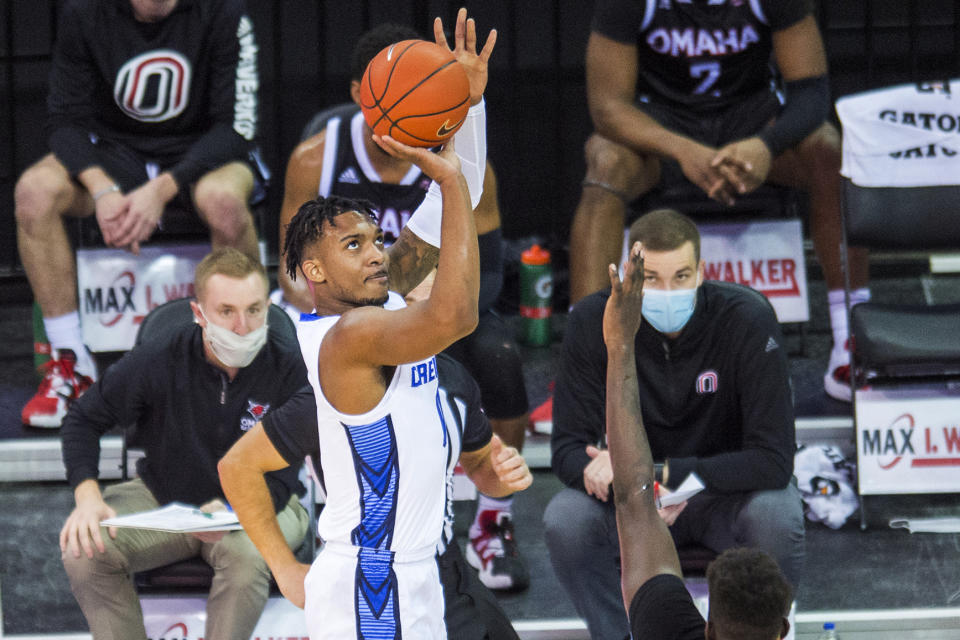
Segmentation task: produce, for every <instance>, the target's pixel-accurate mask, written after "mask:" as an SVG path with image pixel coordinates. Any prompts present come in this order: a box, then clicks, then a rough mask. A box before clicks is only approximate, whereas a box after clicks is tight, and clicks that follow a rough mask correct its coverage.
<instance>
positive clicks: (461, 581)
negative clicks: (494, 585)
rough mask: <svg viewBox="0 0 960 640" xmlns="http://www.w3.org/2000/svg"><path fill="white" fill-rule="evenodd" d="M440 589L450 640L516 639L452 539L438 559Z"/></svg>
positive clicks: (495, 603)
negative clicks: (441, 588) (441, 587)
mask: <svg viewBox="0 0 960 640" xmlns="http://www.w3.org/2000/svg"><path fill="white" fill-rule="evenodd" d="M437 566H438V567H439V569H440V584H441V585H442V586H443V603H444V608H445V612H444V616H443V617H444V622H445V623H446V625H447V637H448V638H451V640H453V639H454V638H455V639H456V640H519V636H518V635H517V632H516V631H514V630H513V626H512V625H511V624H510V619H509V618H507V614H506V613H504V611H503V609H502V608H500V603H498V602H497V598H496V596H494V595H493V592H492V591H490V590H489V589H487V588H486V587H485V586H484V585H483V583H482V582H480V578H478V577H477V573H476V571H474V570H473V569H472V568H470V567H469V566H468V565H467V561H466V560H464V559H463V554H462V553H460V547H459V545H458V544H457V541H456V540H454V541H453V542H451V543H450V545H449V546H448V547H447V550H446V551H445V552H444V553H443V555H441V556H439V557H438V558H437Z"/></svg>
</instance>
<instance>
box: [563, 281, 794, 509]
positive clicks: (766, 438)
mask: <svg viewBox="0 0 960 640" xmlns="http://www.w3.org/2000/svg"><path fill="white" fill-rule="evenodd" d="M609 295H610V292H609V291H602V292H599V293H596V294H594V295H592V296H589V297H587V298H584V299H583V300H581V301H580V302H579V303H577V305H576V307H574V309H573V311H572V312H571V313H570V316H569V319H568V321H567V327H566V331H565V334H564V339H563V350H562V355H561V359H560V370H559V372H558V374H557V380H556V388H555V391H554V405H553V436H552V438H551V449H552V455H553V470H554V473H556V474H557V476H558V477H559V478H560V479H561V480H562V481H563V482H564V484H566V485H567V486H570V487H573V488H578V489H581V490H583V488H584V486H583V469H584V467H586V466H587V463H589V462H590V458H589V457H588V456H587V454H586V451H585V449H586V446H587V445H588V444H592V445H598V446H601V447H605V441H606V437H605V420H606V417H605V386H606V370H607V356H606V349H605V347H604V343H603V330H602V322H603V309H604V305H605V304H606V301H607V298H608V297H609ZM636 351H637V374H638V382H639V386H640V410H641V413H642V415H643V421H644V425H645V426H646V429H647V435H648V438H649V440H650V447H651V450H652V452H653V456H654V459H656V460H663V459H666V458H669V460H670V477H669V480H670V482H669V485H670V486H671V488H674V487H676V486H677V485H678V484H679V483H680V482H681V481H682V480H683V479H684V478H685V477H686V476H687V474H688V473H689V472H691V471H696V472H697V474H698V475H699V476H700V478H701V479H702V480H703V482H704V484H705V485H706V486H707V488H708V489H712V490H714V491H717V492H738V491H757V490H761V489H782V488H783V487H785V486H786V485H787V483H788V482H789V480H790V477H791V475H792V474H793V454H794V450H795V448H796V444H795V433H794V415H793V404H792V400H791V391H790V382H789V372H788V370H787V358H786V354H785V353H784V345H783V337H782V335H781V332H780V326H779V325H778V324H777V319H776V316H775V315H774V312H773V309H772V307H771V306H770V304H769V303H768V302H767V301H766V299H765V298H764V297H763V296H762V295H761V294H759V293H757V292H756V291H754V290H752V289H749V288H747V287H743V286H741V285H735V284H730V283H724V282H705V283H703V285H701V287H700V290H699V292H698V294H697V303H696V307H695V309H694V312H693V316H692V317H691V318H690V321H689V322H688V323H687V325H686V326H685V327H684V329H683V331H682V332H681V334H680V335H679V336H678V337H677V338H676V339H675V340H670V339H668V338H666V337H665V336H664V335H663V334H661V333H660V332H658V331H656V330H655V329H653V327H651V326H650V324H649V323H647V322H645V321H644V322H643V323H642V324H641V326H640V330H639V331H638V332H637V340H636Z"/></svg>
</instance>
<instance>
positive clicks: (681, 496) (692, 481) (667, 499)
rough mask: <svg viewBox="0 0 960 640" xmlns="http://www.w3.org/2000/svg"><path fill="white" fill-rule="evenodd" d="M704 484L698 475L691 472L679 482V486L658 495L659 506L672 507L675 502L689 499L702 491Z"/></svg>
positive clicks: (678, 502)
mask: <svg viewBox="0 0 960 640" xmlns="http://www.w3.org/2000/svg"><path fill="white" fill-rule="evenodd" d="M703 489H704V486H703V482H701V481H700V477H699V476H698V475H697V474H695V473H691V474H690V475H688V476H687V477H686V478H685V479H684V481H683V482H681V483H680V486H679V487H677V490H676V491H674V492H673V493H667V494H661V495H660V508H661V509H662V508H663V507H672V506H673V505H675V504H680V503H681V502H683V501H685V500H689V499H690V498H692V497H693V496H695V495H697V494H698V493H700V492H701V491H703Z"/></svg>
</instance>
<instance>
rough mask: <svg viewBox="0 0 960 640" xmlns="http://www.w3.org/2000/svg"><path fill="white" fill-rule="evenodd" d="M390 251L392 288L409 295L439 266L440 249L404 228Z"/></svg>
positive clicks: (401, 293)
mask: <svg viewBox="0 0 960 640" xmlns="http://www.w3.org/2000/svg"><path fill="white" fill-rule="evenodd" d="M388 251H389V252H390V289H391V290H392V291H396V292H397V293H399V294H400V295H404V296H405V295H407V294H408V293H410V291H412V290H413V288H414V287H416V286H417V285H418V284H420V282H421V281H423V279H424V278H425V277H426V276H427V274H428V273H430V270H431V269H433V268H434V267H435V266H437V260H438V259H439V257H440V249H438V248H437V247H434V246H433V245H431V244H428V243H426V242H424V241H423V240H421V239H420V238H418V237H417V236H415V235H414V234H413V233H412V232H408V231H406V229H404V230H403V231H401V233H400V237H399V238H397V241H396V242H394V243H393V244H392V245H391V246H390V248H389V250H388Z"/></svg>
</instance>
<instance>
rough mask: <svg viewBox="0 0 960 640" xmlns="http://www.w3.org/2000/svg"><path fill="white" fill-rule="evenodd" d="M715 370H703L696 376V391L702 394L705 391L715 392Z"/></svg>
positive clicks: (716, 379)
mask: <svg viewBox="0 0 960 640" xmlns="http://www.w3.org/2000/svg"><path fill="white" fill-rule="evenodd" d="M717 381H718V378H717V372H716V371H714V370H712V369H711V370H709V371H704V372H703V373H701V374H700V375H699V376H697V393H699V394H700V395H703V394H705V393H716V392H717Z"/></svg>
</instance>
